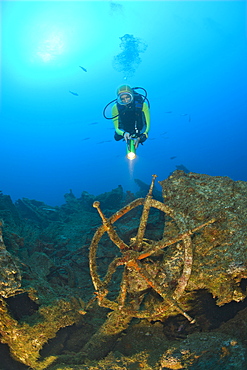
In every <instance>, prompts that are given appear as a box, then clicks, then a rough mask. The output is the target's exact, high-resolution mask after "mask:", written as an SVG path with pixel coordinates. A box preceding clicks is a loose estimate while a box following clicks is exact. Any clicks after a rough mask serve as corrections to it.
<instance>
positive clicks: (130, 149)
mask: <svg viewBox="0 0 247 370" xmlns="http://www.w3.org/2000/svg"><path fill="white" fill-rule="evenodd" d="M135 157H136V147H135V140H133V139H130V140H128V141H127V158H128V159H129V160H130V161H132V160H133V159H135Z"/></svg>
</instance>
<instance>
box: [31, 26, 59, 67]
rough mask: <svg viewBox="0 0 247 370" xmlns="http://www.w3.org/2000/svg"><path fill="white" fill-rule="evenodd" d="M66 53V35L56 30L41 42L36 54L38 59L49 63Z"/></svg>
mask: <svg viewBox="0 0 247 370" xmlns="http://www.w3.org/2000/svg"><path fill="white" fill-rule="evenodd" d="M64 51H65V40H64V35H63V33H62V32H61V31H58V30H56V31H52V32H51V33H50V34H49V35H48V36H46V37H44V38H43V39H41V40H40V41H39V43H38V46H37V49H36V51H35V52H36V55H37V56H38V58H40V59H41V60H42V61H43V62H44V63H47V62H50V61H52V60H54V59H55V58H57V57H58V56H60V55H62V54H63V53H64Z"/></svg>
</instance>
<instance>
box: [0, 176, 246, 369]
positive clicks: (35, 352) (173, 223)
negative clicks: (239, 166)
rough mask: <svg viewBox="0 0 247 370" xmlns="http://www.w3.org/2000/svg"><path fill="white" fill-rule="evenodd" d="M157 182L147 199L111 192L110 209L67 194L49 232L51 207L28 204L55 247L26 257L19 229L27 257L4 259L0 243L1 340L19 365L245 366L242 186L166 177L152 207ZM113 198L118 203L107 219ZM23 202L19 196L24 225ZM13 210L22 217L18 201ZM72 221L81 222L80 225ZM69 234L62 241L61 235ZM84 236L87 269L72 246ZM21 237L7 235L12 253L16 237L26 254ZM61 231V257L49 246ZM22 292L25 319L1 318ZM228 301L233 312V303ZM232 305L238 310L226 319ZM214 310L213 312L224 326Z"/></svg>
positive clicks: (30, 251)
mask: <svg viewBox="0 0 247 370" xmlns="http://www.w3.org/2000/svg"><path fill="white" fill-rule="evenodd" d="M155 178H156V176H155V175H154V176H153V179H152V182H151V186H150V188H149V190H148V193H147V194H145V195H144V192H143V191H142V189H141V187H140V192H139V194H138V195H141V197H140V196H139V197H138V198H137V199H136V197H133V196H132V195H131V194H130V193H128V194H127V195H128V199H130V203H129V202H126V199H127V197H124V195H123V192H122V190H121V188H118V189H117V191H114V192H112V193H111V194H110V196H109V198H111V202H110V204H109V206H108V203H107V201H106V197H105V196H103V197H102V196H100V197H99V198H98V199H100V202H99V201H98V199H97V198H94V197H93V196H88V195H87V194H86V195H85V194H83V197H82V198H81V199H78V200H77V199H76V198H75V197H74V196H73V194H72V193H70V194H69V195H68V197H67V199H66V201H67V205H66V207H61V208H62V209H61V212H60V210H59V209H58V208H56V217H55V219H54V215H53V213H54V212H55V211H53V213H52V216H51V217H52V222H51V224H49V222H48V221H47V220H46V222H44V217H43V212H44V209H45V210H46V211H47V208H49V207H45V205H44V204H40V207H39V205H38V206H37V203H32V204H31V211H32V212H31V213H32V215H34V213H35V222H36V223H37V222H39V221H38V220H39V219H40V220H41V221H42V225H43V230H42V235H43V236H45V237H46V239H47V236H46V235H48V234H49V235H50V234H51V233H52V235H54V239H56V238H57V239H56V242H54V245H53V244H52V243H51V242H49V243H48V244H47V242H46V243H45V242H43V241H42V237H43V236H42V235H39V244H38V248H39V249H37V243H35V245H36V247H35V248H34V249H32V247H31V244H30V230H29V233H28V235H29V244H28V248H27V249H28V254H29V255H28V256H27V254H26V253H24V252H23V250H22V251H21V252H20V251H18V253H19V254H18V253H16V256H12V255H11V254H10V253H9V252H7V250H6V248H5V245H4V243H3V240H4V238H1V240H0V242H1V243H0V244H1V245H0V247H1V248H0V254H1V253H3V256H4V258H3V261H4V264H5V265H6V269H5V270H4V269H3V270H2V271H3V273H2V278H1V280H2V285H1V286H0V287H1V295H2V299H1V307H0V309H1V320H0V331H1V342H2V343H6V344H8V346H9V348H10V352H11V354H12V356H13V357H14V358H15V359H16V360H17V361H20V362H22V363H24V364H26V365H28V366H31V368H32V369H35V370H41V369H46V368H47V369H52V370H55V369H56V370H58V369H66V370H73V369H76V368H77V365H78V364H79V366H80V369H81V370H82V369H89V370H91V369H92V370H93V369H94V370H95V369H102V370H103V369H109V368H111V369H119V368H123V369H124V368H126V369H132V368H133V369H135V368H140V367H142V368H145V369H148V370H151V369H155V370H161V369H165V368H168V369H190V368H191V369H192V368H193V369H194V367H193V366H196V365H198V366H204V363H207V364H210V365H207V366H211V367H208V368H209V369H211V368H212V369H213V368H216V366H221V367H220V368H224V369H226V370H228V369H229V370H230V369H238V370H244V369H245V368H246V366H247V363H246V348H247V347H246V336H247V325H245V322H246V321H247V320H246V319H247V311H246V310H247V308H246V309H245V307H247V304H246V299H245V298H246V278H247V248H246V244H247V225H246V224H247V217H246V216H247V184H246V183H245V182H242V181H236V182H234V181H232V180H231V179H229V178H224V177H211V176H207V175H201V174H196V173H184V172H183V171H175V172H174V173H173V174H172V175H171V176H170V177H169V178H167V179H166V180H164V181H161V182H159V184H160V185H161V187H162V197H163V201H162V198H161V196H160V195H159V194H158V192H157V190H156V189H155ZM139 184H140V186H142V183H141V182H139ZM144 185H145V184H144ZM144 188H146V185H145V186H143V189H144ZM153 193H155V196H154V197H153ZM143 195H144V197H143ZM157 195H158V196H157ZM115 196H116V197H115ZM114 197H115V198H114ZM101 198H102V199H103V200H104V201H102V202H101ZM131 198H132V199H131ZM154 198H158V199H159V200H157V199H154ZM113 199H115V203H116V205H117V204H118V203H119V204H121V205H122V208H121V209H120V210H117V209H116V211H115V213H114V212H112V211H113V210H114V208H113V206H112V204H113V202H112V200H113ZM116 199H117V201H116ZM0 200H1V199H0ZM29 203H30V202H29V201H28V200H25V219H27V216H28V206H29ZM90 203H91V205H93V207H94V208H96V209H97V211H98V213H99V215H100V217H101V220H102V225H99V223H97V218H98V216H97V213H96V212H95V211H94V209H93V208H92V211H90V208H89V204H90ZM101 204H103V205H104V212H103V211H102V209H101V207H100V205H101ZM19 205H21V206H22V210H23V209H24V208H23V202H20V203H19ZM82 205H83V206H82ZM84 206H85V208H83V207H84ZM119 208H120V207H119ZM119 208H118V209H119ZM73 210H74V211H73ZM0 211H1V207H0ZM34 211H35V212H34ZM73 212H74V213H73ZM85 212H86V216H87V217H86V216H85ZM90 212H91V213H90ZM106 214H107V216H106ZM73 215H74V216H73ZM15 217H16V218H17V215H16V214H15ZM63 220H65V221H63ZM82 220H87V222H88V223H89V224H88V225H87V226H86V227H85V225H83V221H82ZM81 221H82V222H81ZM90 222H91V228H90ZM18 223H20V221H18ZM95 226H97V229H96V231H95ZM68 229H70V230H71V233H70V235H73V237H71V239H65V236H66V237H67V235H68ZM88 229H90V230H91V234H90V235H91V245H90V248H89V270H87V267H86V264H87V261H86V259H85V247H84V248H82V249H77V245H78V235H79V234H83V236H84V238H85V232H86V230H88ZM19 230H20V229H19ZM23 230H24V231H25V230H26V229H25V228H24V229H23ZM46 230H47V234H46ZM55 230H56V231H55ZM66 230H67V231H66ZM24 231H23V235H19V237H17V236H16V235H15V236H14V237H13V233H12V234H8V233H6V234H5V236H6V240H8V246H9V248H10V250H11V248H12V251H13V250H14V248H15V250H18V248H17V246H16V243H17V242H16V241H18V240H22V245H23V246H22V249H23V248H24V246H25V240H26V239H25V238H26V235H25V232H24ZM75 231H76V232H75ZM93 232H94V235H93ZM36 233H37V230H36V231H35V235H36ZM76 233H77V234H76ZM19 234H21V232H20V231H19ZM56 235H57V236H56ZM61 235H63V238H64V241H63V244H62V245H63V253H62V254H61V251H60V250H59V248H58V249H56V245H57V244H56V243H58V245H61ZM20 236H21V237H22V239H21V238H20ZM13 239H14V240H15V244H13V243H12V242H11V241H12V240H13ZM88 239H89V238H88V237H87V239H86V238H85V239H84V240H85V243H87V240H88ZM73 240H74V242H73ZM58 241H59V242H58ZM59 243H60V244H59ZM17 244H18V243H17ZM13 245H14V248H13ZM40 245H41V246H47V249H45V250H43V251H42V249H41V250H40ZM73 246H74V247H73ZM73 248H74V249H73ZM71 250H72V252H71ZM58 255H59V258H60V266H57V265H56V266H54V263H53V259H52V258H54V257H53V256H55V261H56V264H57V263H58V262H57V261H58V258H57V257H56V256H58ZM80 256H81V257H80ZM27 266H28V268H27ZM23 272H24V273H23ZM89 274H90V275H91V279H92V282H93V287H94V293H93V287H91V288H90V289H91V290H90V289H88V290H87V293H85V292H86V291H85V290H83V285H84V284H88V283H87V280H88V279H89V276H90V275H89ZM21 275H23V276H24V278H23V279H22V280H21ZM27 276H28V279H27ZM70 276H73V284H71V283H69V282H70V281H71V278H70ZM82 276H84V280H82ZM30 281H31V282H32V283H31V284H30ZM64 281H66V282H68V284H69V286H67V285H66V284H64ZM27 282H28V284H27ZM61 284H62V285H61ZM31 285H33V288H32V287H31ZM84 286H85V285H84ZM20 291H21V292H24V294H28V296H29V299H30V300H31V301H32V300H33V301H35V302H37V308H36V312H35V313H34V314H33V315H31V316H30V317H29V318H26V317H25V321H22V320H20V321H18V319H16V318H13V317H12V316H11V312H10V311H9V309H8V304H9V302H8V299H6V297H11V296H15V297H17V298H18V294H19V295H21V294H20ZM83 294H84V295H83ZM88 294H89V295H90V296H92V295H93V294H94V298H93V299H91V300H90V297H89V295H88ZM81 298H82V299H83V300H84V301H88V304H87V305H84V303H83V302H82V299H81ZM96 301H97V302H98V305H99V306H100V308H98V305H97V304H96ZM234 302H235V305H237V304H238V305H240V306H238V307H240V308H238V309H237V308H236V307H237V306H231V305H233V304H234ZM237 302H239V303H237ZM209 305H210V309H208V307H209ZM228 307H229V309H228ZM231 307H234V312H235V313H236V312H238V311H239V312H238V314H237V315H236V316H235V317H234V313H233V309H231ZM240 309H242V311H241V310H240ZM217 310H223V311H221V312H224V314H222V318H219V316H220V314H219V313H218V312H219V311H217ZM227 310H228V311H229V312H228V311H227ZM106 315H107V316H106ZM215 316H218V319H217V320H218V321H217V320H216V318H215ZM132 319H133V320H132ZM230 319H231V320H230ZM71 325H73V326H71ZM239 325H241V331H239V330H237V329H236V328H237V327H239ZM61 328H64V329H62V330H64V331H65V332H63V333H64V334H62V332H61V334H60V331H59V329H61ZM67 328H68V329H67ZM66 330H67V331H66ZM65 333H66V335H65ZM55 336H56V338H55ZM51 338H54V341H55V342H52V339H51ZM65 338H66V339H65ZM47 342H48V345H47V346H46V347H45V343H47ZM54 343H57V345H54ZM58 343H59V345H58ZM44 347H45V350H44V351H43V348H44ZM95 361H97V364H96V363H95ZM85 362H86V364H85ZM76 364H77V365H76ZM13 370H14V368H13Z"/></svg>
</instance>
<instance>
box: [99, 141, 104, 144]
mask: <svg viewBox="0 0 247 370" xmlns="http://www.w3.org/2000/svg"><path fill="white" fill-rule="evenodd" d="M103 143H105V141H99V142H98V143H97V144H103Z"/></svg>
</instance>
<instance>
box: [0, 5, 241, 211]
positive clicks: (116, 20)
mask: <svg viewBox="0 0 247 370" xmlns="http://www.w3.org/2000/svg"><path fill="white" fill-rule="evenodd" d="M0 9H1V49H2V50H1V56H2V58H1V112H0V119H1V121H0V122H1V146H0V152H1V175H0V190H1V191H2V192H3V193H4V194H7V195H10V196H11V199H12V200H13V201H15V200H17V199H19V198H22V197H26V198H29V199H37V200H39V201H43V202H46V203H47V204H50V205H61V204H62V203H63V202H64V198H63V196H64V194H65V193H68V192H69V191H70V189H71V190H72V192H73V193H74V194H75V196H77V197H78V196H80V194H81V192H82V191H87V192H89V193H90V194H94V195H97V194H100V193H103V192H106V191H110V190H112V189H113V188H116V187H117V186H118V185H122V186H123V187H124V189H125V190H131V191H135V189H136V184H135V181H134V179H140V180H142V181H144V182H147V183H150V179H151V175H152V174H154V173H155V174H157V175H158V180H164V179H165V178H167V177H168V176H169V175H170V174H171V172H173V171H174V170H176V169H177V168H178V169H185V170H189V171H192V172H197V173H204V174H208V175H212V176H229V177H230V178H231V179H233V180H243V181H247V166H246V159H247V155H246V134H247V125H246V123H247V68H246V66H247V5H246V1H73V2H70V1H52V2H49V1H44V2H43V1H3V2H1V5H0ZM125 83H127V84H128V85H130V86H132V87H135V86H139V87H143V88H145V89H146V90H147V92H148V99H149V101H150V104H151V109H150V112H151V129H150V132H149V138H148V140H146V142H145V143H144V145H140V146H139V148H138V150H137V158H136V159H135V160H134V161H132V162H130V161H128V159H127V158H126V148H125V144H124V142H122V141H121V142H115V140H114V138H113V136H114V130H113V124H112V122H111V121H110V120H106V119H105V118H104V117H103V114H102V112H103V109H104V107H105V106H106V105H107V104H108V103H109V102H110V101H111V100H113V99H115V98H116V89H117V87H118V86H119V85H122V84H125ZM106 113H107V115H110V107H108V108H107V109H106Z"/></svg>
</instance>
